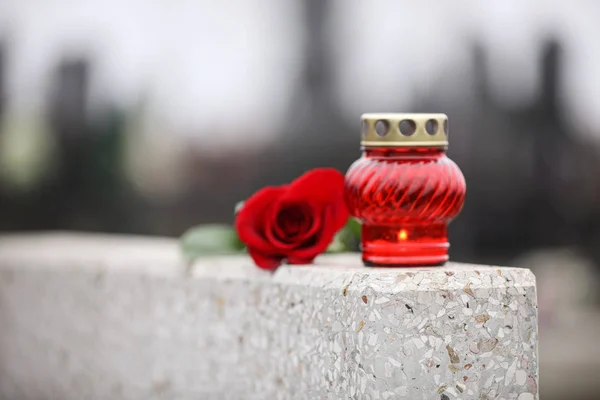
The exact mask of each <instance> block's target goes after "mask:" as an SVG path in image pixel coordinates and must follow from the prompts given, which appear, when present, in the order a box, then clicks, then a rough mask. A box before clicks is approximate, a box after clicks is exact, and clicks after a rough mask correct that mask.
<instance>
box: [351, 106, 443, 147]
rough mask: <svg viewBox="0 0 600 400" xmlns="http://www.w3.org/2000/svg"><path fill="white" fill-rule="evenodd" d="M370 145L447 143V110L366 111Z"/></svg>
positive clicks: (366, 143) (366, 138)
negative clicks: (424, 112)
mask: <svg viewBox="0 0 600 400" xmlns="http://www.w3.org/2000/svg"><path fill="white" fill-rule="evenodd" d="M361 121H362V140H361V142H360V144H361V145H362V146H367V147H386V146H387V147H398V146H403V147H448V116H446V114H401V113H399V114H363V115H362V117H361Z"/></svg>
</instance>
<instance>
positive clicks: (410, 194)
mask: <svg viewBox="0 0 600 400" xmlns="http://www.w3.org/2000/svg"><path fill="white" fill-rule="evenodd" d="M361 148H362V157H361V158H360V159H358V160H357V161H355V162H354V163H353V164H352V165H351V166H350V168H349V169H348V172H347V173H346V183H345V189H344V192H345V193H344V194H345V198H346V202H347V204H348V208H349V210H350V214H352V216H354V217H356V218H358V219H359V220H360V221H361V223H362V257H363V262H364V263H365V265H368V266H404V267H405V266H431V265H441V264H444V263H445V262H446V261H448V248H449V247H450V245H449V243H448V223H449V222H450V221H451V220H452V219H453V218H455V217H456V216H457V215H458V213H459V212H460V210H461V208H462V206H463V204H464V201H465V193H466V184H465V179H464V176H463V174H462V172H461V171H460V169H459V168H458V167H457V166H456V164H455V163H454V162H453V161H452V160H450V159H449V158H448V157H447V156H446V149H447V148H448V117H447V116H446V115H444V114H365V115H363V116H362V140H361Z"/></svg>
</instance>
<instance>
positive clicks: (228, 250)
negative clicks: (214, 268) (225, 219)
mask: <svg viewBox="0 0 600 400" xmlns="http://www.w3.org/2000/svg"><path fill="white" fill-rule="evenodd" d="M180 245H181V250H182V252H183V255H184V256H185V257H186V258H187V259H190V260H193V259H196V258H198V257H202V256H206V255H216V254H233V253H239V252H241V251H242V250H243V249H244V244H243V243H242V242H240V239H239V238H238V236H237V233H236V231H235V229H233V228H232V227H231V226H229V225H222V224H207V225H199V226H196V227H193V228H190V229H189V230H187V231H186V232H185V233H184V234H183V235H182V236H181V241H180Z"/></svg>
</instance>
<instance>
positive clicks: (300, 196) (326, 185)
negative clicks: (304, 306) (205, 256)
mask: <svg viewBox="0 0 600 400" xmlns="http://www.w3.org/2000/svg"><path fill="white" fill-rule="evenodd" d="M347 220H348V209H347V208H346V203H345V202H344V175H343V174H342V173H340V172H339V171H337V170H335V169H331V168H318V169H314V170H312V171H309V172H307V173H305V174H304V175H302V176H301V177H299V178H298V179H296V180H295V181H293V182H292V183H290V184H289V185H283V186H269V187H265V188H263V189H261V190H259V191H258V192H256V193H255V194H254V195H253V196H252V197H250V198H249V199H248V200H247V201H246V202H245V203H244V206H243V207H242V209H241V210H240V211H239V212H238V214H237V217H236V221H235V228H236V230H237V232H238V235H239V237H240V239H241V241H242V242H244V243H245V244H246V246H247V247H248V252H249V253H250V256H251V257H252V259H253V260H254V262H255V263H256V265H258V266H259V267H260V268H264V269H275V268H277V267H278V266H279V264H281V262H282V261H283V260H284V259H286V260H287V262H288V263H290V264H307V263H310V262H312V261H313V260H314V258H315V257H316V256H317V255H319V254H320V253H322V252H324V251H325V250H326V249H327V247H328V246H329V244H330V243H331V241H332V239H333V236H334V235H335V233H336V232H337V231H338V230H340V229H341V228H342V227H343V226H344V225H345V224H346V221H347Z"/></svg>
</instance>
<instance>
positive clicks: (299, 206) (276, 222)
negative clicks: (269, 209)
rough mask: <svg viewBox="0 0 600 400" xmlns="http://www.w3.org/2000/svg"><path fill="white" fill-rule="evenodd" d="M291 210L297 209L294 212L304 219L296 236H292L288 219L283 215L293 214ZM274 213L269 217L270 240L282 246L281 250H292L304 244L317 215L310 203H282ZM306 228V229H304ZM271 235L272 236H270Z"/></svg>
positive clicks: (268, 230)
mask: <svg viewBox="0 0 600 400" xmlns="http://www.w3.org/2000/svg"><path fill="white" fill-rule="evenodd" d="M290 209H296V210H294V211H296V212H299V213H301V217H300V218H301V219H303V221H304V222H303V226H301V227H300V228H302V229H300V230H298V232H297V233H296V234H290V233H289V229H288V226H287V224H288V222H289V221H287V217H289V216H286V215H285V214H283V215H282V213H285V212H286V211H287V212H292V211H291V210H290ZM273 211H274V213H273V215H272V216H270V217H268V221H267V222H268V225H267V230H266V232H267V236H268V238H269V240H271V241H272V242H277V243H280V244H281V248H285V249H291V248H294V247H297V246H299V245H300V244H302V239H303V236H304V234H305V233H306V232H307V231H308V230H310V229H311V228H312V226H313V220H314V218H313V215H314V214H315V210H314V209H313V207H311V205H310V204H308V203H295V204H285V203H280V204H279V205H278V206H277V207H274V210H273ZM304 226H306V227H304ZM269 234H270V235H271V236H269Z"/></svg>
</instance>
